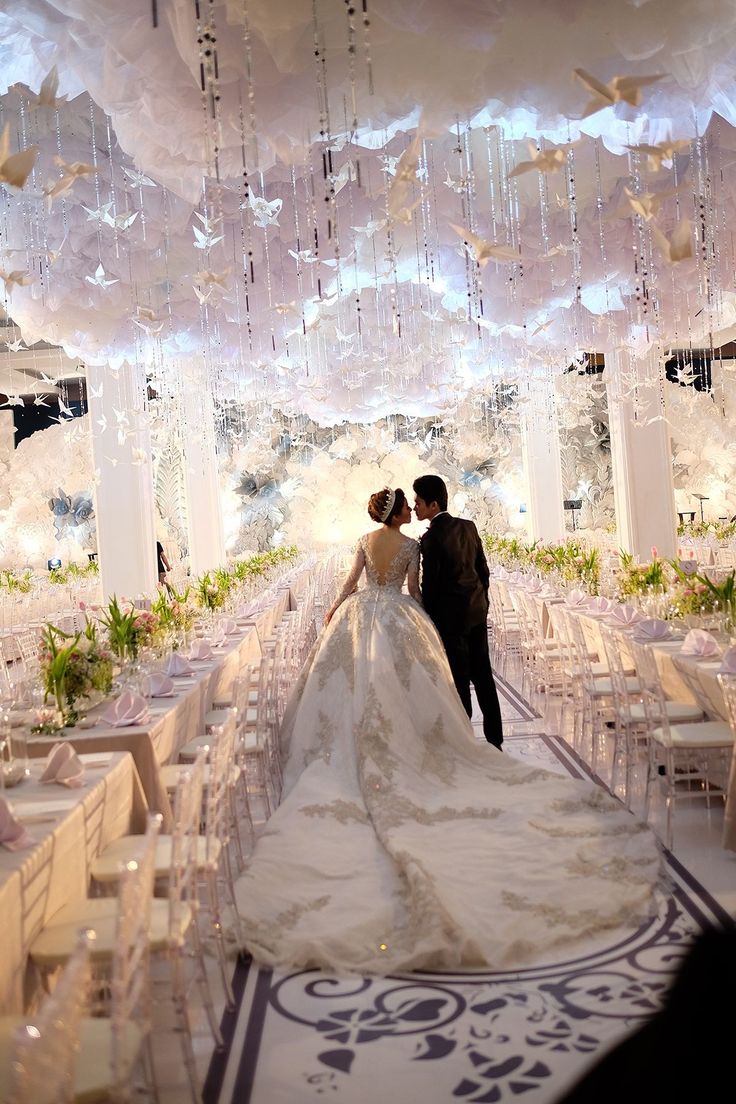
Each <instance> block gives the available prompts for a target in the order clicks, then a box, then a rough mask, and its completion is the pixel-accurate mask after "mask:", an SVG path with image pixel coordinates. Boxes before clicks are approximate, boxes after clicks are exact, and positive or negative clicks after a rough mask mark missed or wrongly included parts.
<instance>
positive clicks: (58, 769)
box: [41, 743, 84, 789]
mask: <svg viewBox="0 0 736 1104" xmlns="http://www.w3.org/2000/svg"><path fill="white" fill-rule="evenodd" d="M41 781H42V782H58V784H59V785H60V786H68V787H69V789H77V788H78V787H79V786H83V785H84V766H83V764H82V763H81V762H80V760H79V757H78V755H77V753H76V751H75V750H74V748H73V747H72V745H71V744H62V743H59V744H54V746H53V747H52V749H51V751H50V752H49V754H48V756H47V758H46V767H45V769H44V772H43V774H42V775H41Z"/></svg>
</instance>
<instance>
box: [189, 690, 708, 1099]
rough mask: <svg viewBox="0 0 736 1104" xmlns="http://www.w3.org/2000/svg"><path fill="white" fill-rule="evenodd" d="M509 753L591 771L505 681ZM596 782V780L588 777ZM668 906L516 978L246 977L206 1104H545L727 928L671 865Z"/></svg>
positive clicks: (243, 973)
mask: <svg viewBox="0 0 736 1104" xmlns="http://www.w3.org/2000/svg"><path fill="white" fill-rule="evenodd" d="M499 687H500V690H501V697H502V708H503V714H504V721H505V724H506V732H507V737H506V742H505V745H504V746H505V748H506V749H507V750H508V751H509V752H510V753H512V754H514V755H517V756H519V757H520V758H524V759H529V760H530V761H534V762H535V763H542V764H543V765H545V766H547V767H548V768H549V769H552V770H558V771H561V772H563V773H567V774H569V775H571V776H572V777H583V776H586V775H588V771H587V769H586V767H585V765H584V764H583V763H581V762H580V761H579V760H578V759H577V758H576V757H575V756H574V754H573V753H572V752H571V751H570V749H569V747H568V745H567V744H566V743H565V742H564V741H562V740H561V739H559V738H557V737H554V736H548V735H545V734H544V733H541V732H539V731H537V732H532V731H527V730H528V729H530V728H533V727H534V725H535V720H536V725H537V728H539V727H541V724H540V720H539V718H538V715H537V714H535V712H534V711H533V710H532V709H531V708H530V707H529V706H527V705H526V703H524V702H523V701H522V700H521V699H520V698H519V697H518V694H517V692H516V691H515V690H514V689H513V688H512V687H509V686H508V685H507V684H505V683H503V682H502V681H501V680H499ZM588 776H589V775H588ZM668 866H669V871H670V875H671V892H670V893H669V894H668V895H667V896H666V897H663V898H662V900H661V903H660V908H659V912H658V915H657V916H656V917H654V918H653V919H651V920H650V921H648V922H647V923H646V924H644V925H643V926H642V927H641V928H640V929H639V930H638V931H635V932H633V933H632V932H621V933H618V934H616V933H613V934H611V933H609V934H608V936H607V937H605V938H603V939H600V938H599V939H598V940H597V941H595V942H593V941H591V943H590V944H589V945H586V946H584V947H579V948H578V950H577V954H576V955H575V957H574V958H570V957H565V955H564V954H561V956H560V958H559V960H554V961H547V962H545V963H544V964H539V965H536V966H535V967H533V968H530V969H525V970H518V971H514V972H494V971H487V972H472V973H471V972H467V973H460V974H427V973H425V974H410V975H403V976H396V977H388V978H359V979H352V980H346V979H337V978H334V977H331V976H329V975H327V974H324V973H320V972H319V971H299V972H295V973H292V974H287V975H282V974H274V973H272V972H271V971H268V970H261V969H259V968H258V967H256V966H255V965H253V964H251V963H246V962H241V963H239V964H238V967H237V970H236V975H235V988H236V992H237V998H238V1004H239V1007H238V1009H237V1011H236V1013H234V1014H232V1015H231V1016H226V1020H225V1025H224V1027H225V1035H226V1044H227V1047H226V1052H225V1053H224V1054H222V1055H216V1056H215V1057H214V1059H213V1061H212V1064H211V1066H210V1070H209V1074H208V1077H207V1082H206V1085H205V1093H204V1101H205V1104H294V1102H301V1101H309V1100H313V1099H314V1100H318V1099H328V1100H333V1101H336V1102H339V1104H368V1102H371V1104H372V1102H373V1101H375V1100H381V1099H382V1100H385V1101H386V1102H387V1104H394V1102H398V1101H401V1102H402V1104H415V1102H416V1104H420V1102H421V1104H435V1102H437V1104H440V1102H444V1101H448V1102H449V1101H453V1100H458V1101H467V1102H474V1104H480V1102H501V1104H504V1102H507V1101H511V1100H514V1099H516V1098H517V1097H519V1096H522V1095H523V1096H524V1099H525V1101H526V1102H528V1104H548V1102H550V1104H551V1102H553V1101H555V1100H556V1099H558V1097H559V1096H560V1094H561V1092H563V1091H564V1090H565V1089H566V1087H568V1086H569V1085H570V1084H572V1083H573V1082H574V1081H575V1080H577V1078H578V1077H579V1075H580V1073H581V1072H582V1070H583V1069H584V1068H585V1067H586V1066H587V1065H589V1064H590V1063H592V1062H594V1061H595V1060H596V1058H597V1057H598V1056H600V1055H601V1054H602V1053H603V1052H604V1051H605V1050H607V1049H608V1048H609V1047H610V1046H612V1045H613V1044H614V1043H615V1042H617V1041H618V1040H619V1039H620V1038H622V1037H623V1036H624V1035H625V1034H627V1033H628V1032H629V1031H631V1030H632V1029H633V1028H634V1027H635V1026H636V1025H637V1024H638V1023H640V1022H642V1020H643V1018H645V1017H646V1016H648V1015H650V1014H651V1013H652V1012H653V1011H654V1010H655V1009H656V1008H657V1007H658V1005H659V1003H660V1000H661V997H662V994H663V993H664V991H665V990H666V988H667V986H668V983H669V978H670V976H671V974H672V971H673V970H674V969H675V968H676V966H677V964H678V962H679V960H680V959H681V956H682V954H683V950H684V948H685V947H686V946H687V943H688V940H689V938H690V937H691V936H692V934H693V933H694V932H696V931H697V930H699V929H700V928H701V927H703V926H704V925H707V924H709V923H714V922H715V923H717V924H720V923H728V916H727V914H726V913H725V912H724V910H723V909H722V908H721V907H720V906H719V905H718V903H717V902H716V901H715V900H714V899H713V898H711V897H710V896H709V894H708V893H707V892H706V891H705V890H704V889H703V888H702V887H701V886H699V885H698V883H697V882H696V881H695V880H694V879H693V878H692V877H691V876H690V875H689V874H688V872H687V871H686V870H685V869H684V868H683V867H682V866H681V865H680V864H679V863H678V862H677V860H676V859H674V857H670V858H669V860H668Z"/></svg>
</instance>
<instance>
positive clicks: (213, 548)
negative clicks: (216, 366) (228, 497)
mask: <svg viewBox="0 0 736 1104" xmlns="http://www.w3.org/2000/svg"><path fill="white" fill-rule="evenodd" d="M181 410H182V425H181V435H182V436H181V442H182V453H183V457H184V487H185V490H186V496H187V536H188V541H189V566H190V568H191V572H192V575H201V574H202V573H203V572H205V571H210V570H211V569H212V568H215V567H222V566H223V564H224V563H225V529H224V526H223V521H222V504H221V502H220V482H219V478H218V467H217V453H216V451H215V419H214V409H213V405H212V396H211V394H210V391H209V389H208V387H207V384H206V382H205V381H204V380H203V379H202V378H201V377H200V378H197V377H196V376H193V378H191V379H189V378H188V377H187V380H186V382H185V386H184V393H183V396H182V403H181Z"/></svg>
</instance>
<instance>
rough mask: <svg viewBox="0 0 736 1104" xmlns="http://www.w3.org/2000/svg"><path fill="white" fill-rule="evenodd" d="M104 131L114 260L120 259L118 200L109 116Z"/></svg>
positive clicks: (106, 118) (106, 116)
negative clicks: (108, 173) (108, 170)
mask: <svg viewBox="0 0 736 1104" xmlns="http://www.w3.org/2000/svg"><path fill="white" fill-rule="evenodd" d="M105 129H106V132H107V157H108V164H109V166H110V186H109V191H108V193H107V194H108V197H109V202H110V203H111V204H112V218H113V225H112V231H113V245H114V246H115V258H116V260H119V259H120V235H119V232H118V224H117V221H116V216H117V213H118V198H117V193H116V191H115V168H114V165H113V159H112V127H111V126H110V116H109V115H107V114H106V115H105Z"/></svg>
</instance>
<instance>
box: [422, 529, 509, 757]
mask: <svg viewBox="0 0 736 1104" xmlns="http://www.w3.org/2000/svg"><path fill="white" fill-rule="evenodd" d="M420 545H421V549H422V602H423V604H424V608H425V610H426V611H427V613H428V614H429V616H430V617H431V618H432V620H433V621H434V623H435V625H436V627H437V631H438V633H439V634H440V637H441V638H442V643H443V644H444V646H445V651H446V652H447V658H448V660H449V661H450V669H451V670H452V677H453V679H454V680H455V686H456V687H457V692H458V694H459V695H460V699H461V701H462V703H463V705H464V706H465V711H466V712H467V714H468V716H469V717H470V716H472V713H473V709H472V705H471V698H470V684H471V683H472V684H473V686H474V687H475V693H476V697H477V698H478V705H479V706H480V709H481V712H482V714H483V732H484V734H485V737H486V740H488V742H489V744H495V745H496V747H500V746H501V743H502V741H503V730H502V724H501V709H500V706H499V704H498V694H497V692H496V684H495V682H494V681H493V672H492V671H491V661H490V657H489V655H488V631H487V627H486V622H487V618H488V575H489V572H488V564H487V563H486V557H485V553H484V552H483V545H482V544H481V539H480V537H479V536H478V530H477V529H476V528H475V525H473V522H472V521H465V520H464V519H463V518H456V517H452V515H451V514H448V513H447V512H446V511H445V512H443V513H441V514H437V515H436V516H435V517H434V519H433V520H432V522H431V524H430V526H429V529H428V530H427V531H426V533H425V534H424V535H423V537H422V538H421V541H420Z"/></svg>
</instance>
